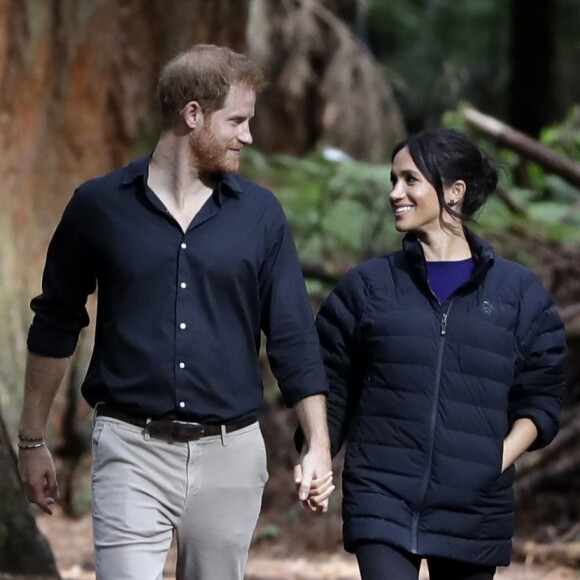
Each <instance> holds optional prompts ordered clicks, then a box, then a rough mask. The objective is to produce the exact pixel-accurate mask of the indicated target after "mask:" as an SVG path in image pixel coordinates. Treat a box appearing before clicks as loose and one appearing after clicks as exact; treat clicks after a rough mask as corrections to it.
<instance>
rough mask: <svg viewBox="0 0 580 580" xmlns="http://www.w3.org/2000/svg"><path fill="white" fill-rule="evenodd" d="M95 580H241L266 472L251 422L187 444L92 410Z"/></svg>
mask: <svg viewBox="0 0 580 580" xmlns="http://www.w3.org/2000/svg"><path fill="white" fill-rule="evenodd" d="M92 469H93V471H92V491H93V504H92V509H93V531H94V543H95V565H96V575H97V580H149V579H150V580H158V579H161V578H162V577H163V567H164V564H165V560H166V558H167V553H168V550H169V546H170V544H171V540H172V537H173V534H174V533H175V534H176V537H177V546H178V560H177V570H176V574H177V579H178V580H242V579H243V577H244V570H245V567H246V561H247V557H248V549H249V546H250V541H251V538H252V534H253V531H254V528H255V526H256V522H257V519H258V514H259V512H260V506H261V502H262V492H263V489H264V485H265V483H266V480H267V479H268V473H267V470H266V452H265V448H264V441H263V439H262V434H261V432H260V428H259V426H258V423H255V424H253V425H250V426H249V427H245V428H243V429H240V430H238V431H234V432H233V433H228V434H224V435H223V436H220V435H217V436H212V437H204V438H202V439H200V440H198V441H192V442H189V443H168V442H166V441H163V440H160V439H153V438H149V437H148V436H147V435H146V434H145V433H144V432H143V430H142V429H140V428H139V427H135V426H133V425H130V424H128V423H124V422H122V421H118V420H116V419H111V418H108V417H99V418H98V419H97V420H96V423H95V427H94V429H93V468H92Z"/></svg>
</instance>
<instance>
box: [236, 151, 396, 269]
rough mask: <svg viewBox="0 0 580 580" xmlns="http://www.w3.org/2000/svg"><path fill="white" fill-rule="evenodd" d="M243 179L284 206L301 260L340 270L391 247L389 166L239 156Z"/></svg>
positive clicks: (316, 158)
mask: <svg viewBox="0 0 580 580" xmlns="http://www.w3.org/2000/svg"><path fill="white" fill-rule="evenodd" d="M244 156H245V157H244V166H243V172H244V174H245V175H247V176H248V177H250V178H251V179H254V180H255V181H258V182H260V183H262V184H264V185H265V186H267V187H270V188H271V189H273V190H274V191H275V192H276V195H277V197H278V198H279V200H280V202H281V203H282V205H283V206H284V209H285V211H286V214H287V216H288V219H289V222H290V225H291V227H292V230H293V232H294V235H295V239H296V243H297V246H298V250H299V252H300V255H301V258H302V259H303V260H305V261H308V262H314V263H318V264H322V265H324V266H325V267H328V268H330V269H335V270H336V269H338V270H340V271H342V270H344V269H346V268H347V267H348V266H350V265H351V264H353V263H356V262H359V261H361V260H363V259H365V258H368V257H370V256H373V255H376V254H380V253H384V252H387V251H389V250H390V249H392V248H393V246H394V245H395V244H396V243H397V242H396V239H397V238H398V236H397V235H396V233H394V228H393V225H392V216H391V213H390V212H389V211H387V208H388V192H389V187H390V167H389V166H385V165H371V164H366V163H361V162H357V161H345V162H342V161H341V162H334V161H329V160H327V159H325V158H324V156H323V155H322V154H321V153H317V154H315V155H312V156H310V157H307V158H305V159H296V158H293V157H288V156H285V155H273V156H269V157H268V156H266V155H264V154H262V153H260V152H257V151H248V152H247V154H246V153H244Z"/></svg>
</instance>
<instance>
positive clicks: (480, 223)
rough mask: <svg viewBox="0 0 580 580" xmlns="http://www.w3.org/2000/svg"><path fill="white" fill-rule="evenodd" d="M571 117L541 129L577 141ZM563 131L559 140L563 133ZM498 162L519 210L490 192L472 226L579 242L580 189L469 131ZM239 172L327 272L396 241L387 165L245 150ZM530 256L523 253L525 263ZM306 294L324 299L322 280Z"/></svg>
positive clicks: (456, 122)
mask: <svg viewBox="0 0 580 580" xmlns="http://www.w3.org/2000/svg"><path fill="white" fill-rule="evenodd" d="M570 119H573V120H574V123H575V122H576V119H577V117H576V116H575V115H571V116H570V117H569V118H568V120H567V121H566V123H564V124H563V125H561V126H558V127H552V128H551V129H550V131H549V132H547V135H548V137H549V138H550V139H554V140H556V141H557V142H558V143H562V144H564V143H566V144H567V145H568V144H572V145H571V146H575V145H574V144H575V143H578V142H580V128H578V129H574V130H573V129H571V128H570V126H569V123H570ZM445 123H446V125H448V126H454V127H457V128H460V129H462V130H466V128H465V127H464V126H463V124H462V121H461V114H460V112H455V113H450V114H448V115H446V117H445ZM563 135H565V136H566V139H565V140H564V138H563V137H562V136H563ZM472 137H474V138H475V139H476V141H477V142H478V144H479V145H480V146H481V147H482V149H484V150H485V151H486V152H487V153H488V155H490V157H491V158H492V159H494V160H495V162H496V164H497V165H498V166H499V167H500V187H501V189H502V191H503V192H505V195H506V196H507V197H509V198H510V199H511V200H512V202H513V203H514V204H515V205H517V206H519V207H521V208H522V209H523V214H518V213H514V212H513V211H512V210H510V208H509V207H508V206H507V205H506V203H505V202H504V201H503V200H502V199H500V198H499V197H494V198H492V199H491V200H490V201H489V202H488V204H487V205H486V206H485V208H484V209H483V210H482V212H481V213H480V215H479V216H477V225H476V226H475V229H476V230H479V231H480V232H482V233H483V234H484V235H485V233H486V232H505V231H509V230H510V229H516V230H518V231H522V230H525V231H530V232H534V233H535V234H539V235H543V236H544V237H545V238H546V239H549V240H552V241H557V242H568V241H576V242H578V241H580V192H579V191H578V190H577V189H576V188H574V187H572V186H571V185H569V184H568V183H566V182H565V181H564V180H562V179H561V178H559V177H557V176H555V175H551V174H548V173H546V172H545V170H543V169H542V168H541V167H540V166H539V165H536V164H532V163H528V162H525V160H522V159H521V158H520V157H519V156H518V155H516V154H514V153H513V152H511V151H508V150H505V149H497V148H496V147H494V145H493V144H492V143H490V142H489V141H486V140H483V139H481V137H477V136H476V135H472ZM244 155H245V157H244V165H243V173H244V174H245V175H246V176H247V177H249V178H250V179H253V180H255V181H257V182H259V183H262V184H263V185H265V186H266V187H269V188H271V189H273V190H274V191H275V192H276V194H277V196H278V198H279V199H280V201H281V203H282V205H283V206H284V209H285V211H286V213H287V216H288V219H289V221H290V224H291V227H292V229H293V232H294V236H295V239H296V244H297V246H298V251H299V253H300V256H301V259H302V260H303V261H304V262H309V263H310V262H314V263H317V264H319V265H322V266H324V267H326V268H327V269H330V270H331V271H336V272H344V271H346V270H347V269H348V268H349V267H350V266H352V265H353V264H355V263H358V262H361V261H362V260H364V259H367V258H369V257H371V256H374V255H380V254H384V253H387V252H389V251H392V250H394V249H398V248H399V247H400V237H401V236H400V234H398V233H397V232H396V230H395V228H394V224H393V217H392V213H391V211H390V209H389V206H388V192H389V190H390V165H370V164H365V163H360V162H357V161H353V160H343V161H340V162H334V161H329V160H327V159H325V157H324V155H323V154H322V153H317V154H315V155H312V156H310V157H307V158H304V159H296V158H292V157H288V156H283V155H272V156H267V155H264V154H263V153H260V152H257V151H248V152H247V154H246V153H244ZM531 259H532V257H530V256H525V255H522V260H523V261H525V262H528V263H529V260H531ZM308 289H309V291H310V294H311V296H313V297H314V298H315V302H316V301H317V299H316V298H317V297H318V298H323V297H324V296H325V295H326V293H327V292H328V290H329V289H330V288H329V285H328V284H327V283H323V282H320V281H317V280H309V281H308Z"/></svg>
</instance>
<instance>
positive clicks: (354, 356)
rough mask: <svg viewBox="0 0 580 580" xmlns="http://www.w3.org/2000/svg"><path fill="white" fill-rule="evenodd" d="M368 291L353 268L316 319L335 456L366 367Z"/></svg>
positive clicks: (354, 405)
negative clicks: (363, 339) (363, 333)
mask: <svg viewBox="0 0 580 580" xmlns="http://www.w3.org/2000/svg"><path fill="white" fill-rule="evenodd" d="M367 292H368V290H367V285H366V284H365V281H364V279H363V278H362V276H361V274H360V273H359V272H358V271H357V269H353V270H351V271H350V272H349V273H348V274H347V275H346V276H345V278H344V279H343V280H342V281H341V283H340V284H339V285H338V286H337V287H336V289H335V290H334V291H333V292H332V293H331V294H330V296H329V297H328V298H327V299H326V301H325V302H324V304H323V305H322V307H321V309H320V312H319V313H318V315H317V317H316V327H317V330H318V336H319V338H320V346H321V349H322V359H323V362H324V367H325V370H326V375H327V377H328V382H329V387H330V391H329V395H328V427H329V432H330V440H331V450H332V455H333V456H334V455H336V453H338V451H340V448H341V447H342V444H343V443H344V440H345V438H346V435H347V433H348V428H349V425H350V420H351V418H352V415H353V412H354V410H355V408H356V404H357V402H358V396H359V390H360V379H361V375H362V370H361V369H362V365H363V360H362V356H361V352H360V350H361V349H360V340H361V333H360V325H359V323H360V320H361V317H362V315H363V312H364V307H365V303H366V297H367Z"/></svg>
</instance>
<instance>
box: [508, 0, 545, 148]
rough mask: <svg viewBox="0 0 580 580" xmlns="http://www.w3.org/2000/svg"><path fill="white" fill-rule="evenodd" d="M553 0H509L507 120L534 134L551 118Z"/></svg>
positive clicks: (519, 128) (518, 127) (535, 135)
mask: <svg viewBox="0 0 580 580" xmlns="http://www.w3.org/2000/svg"><path fill="white" fill-rule="evenodd" d="M554 10H555V7H554V2H547V1H546V0H511V3H510V18H511V38H510V43H511V44H510V65H511V71H510V81H509V88H508V95H509V97H508V98H509V103H508V106H509V121H510V124H511V125H513V126H514V127H515V128H516V129H518V130H520V131H523V132H524V133H527V134H528V135H531V136H533V137H537V135H538V134H539V132H540V130H541V129H542V127H545V126H546V125H548V124H549V123H550V122H551V121H553V118H552V113H551V112H552V110H553V95H552V76H553V57H554V40H555V38H554Z"/></svg>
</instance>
